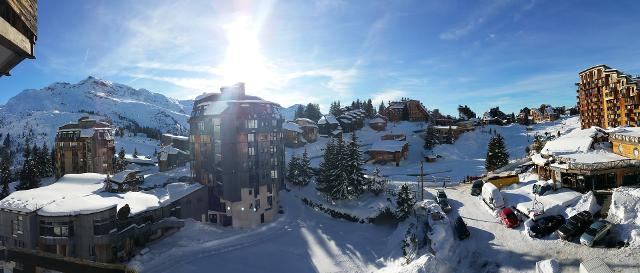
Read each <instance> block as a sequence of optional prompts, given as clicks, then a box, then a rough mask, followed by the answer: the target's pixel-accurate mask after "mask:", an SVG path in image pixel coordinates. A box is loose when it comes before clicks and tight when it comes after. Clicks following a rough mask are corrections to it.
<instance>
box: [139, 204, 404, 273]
mask: <svg viewBox="0 0 640 273" xmlns="http://www.w3.org/2000/svg"><path fill="white" fill-rule="evenodd" d="M281 202H282V204H283V205H284V208H285V214H284V215H283V217H282V218H280V219H279V220H277V221H276V222H274V223H271V224H269V225H266V226H264V227H262V228H260V229H259V230H257V231H252V232H246V231H234V230H231V229H220V228H212V227H208V226H206V225H201V224H199V223H195V222H193V223H190V224H188V225H187V227H185V228H184V229H182V230H180V231H179V232H178V233H176V234H175V235H173V236H170V237H168V238H165V239H164V240H161V241H159V242H158V243H156V244H152V245H151V246H150V247H149V248H150V249H151V251H150V252H149V253H148V254H146V255H144V256H138V257H137V258H136V259H135V260H134V261H133V262H132V263H131V265H136V264H142V265H143V266H142V270H141V272H211V271H212V270H214V271H215V272H258V271H262V272H371V271H375V270H376V269H377V268H380V267H382V266H383V263H382V260H379V259H381V258H383V257H385V256H387V255H388V252H389V251H388V249H387V240H386V238H387V237H388V236H389V235H390V234H391V232H393V229H392V228H389V227H381V226H374V225H369V224H357V223H351V222H347V221H343V220H335V219H332V218H329V217H327V216H326V215H324V214H322V213H318V212H315V211H313V210H311V209H310V208H308V207H306V206H305V205H304V204H303V203H302V202H301V201H300V200H298V199H297V198H295V197H294V196H292V195H291V194H289V193H285V192H282V194H281ZM198 229H200V230H198ZM202 229H205V230H202Z"/></svg>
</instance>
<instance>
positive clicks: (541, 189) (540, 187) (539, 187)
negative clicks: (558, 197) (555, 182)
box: [532, 184, 553, 196]
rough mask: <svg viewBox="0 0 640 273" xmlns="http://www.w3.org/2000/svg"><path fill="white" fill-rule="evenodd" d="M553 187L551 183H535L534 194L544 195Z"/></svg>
mask: <svg viewBox="0 0 640 273" xmlns="http://www.w3.org/2000/svg"><path fill="white" fill-rule="evenodd" d="M552 189H553V187H551V185H550V184H534V185H533V191H532V192H533V194H536V195H539V196H543V195H544V194H545V193H546V192H548V191H551V190H552Z"/></svg>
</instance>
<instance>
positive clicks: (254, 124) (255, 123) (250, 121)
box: [245, 119, 258, 129]
mask: <svg viewBox="0 0 640 273" xmlns="http://www.w3.org/2000/svg"><path fill="white" fill-rule="evenodd" d="M245 127H246V128H247V129H255V128H258V121H257V120H255V119H248V120H245Z"/></svg>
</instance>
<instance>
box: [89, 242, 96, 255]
mask: <svg viewBox="0 0 640 273" xmlns="http://www.w3.org/2000/svg"><path fill="white" fill-rule="evenodd" d="M89 256H96V246H95V245H93V244H90V245H89Z"/></svg>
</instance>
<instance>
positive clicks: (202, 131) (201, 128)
mask: <svg viewBox="0 0 640 273" xmlns="http://www.w3.org/2000/svg"><path fill="white" fill-rule="evenodd" d="M198 133H200V134H202V133H204V122H202V121H201V122H198Z"/></svg>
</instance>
